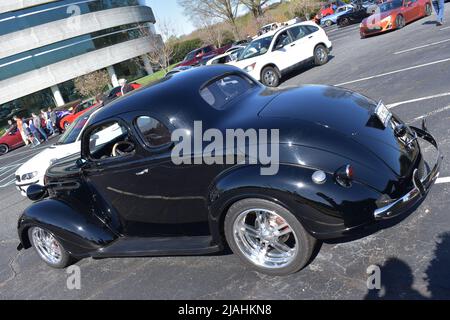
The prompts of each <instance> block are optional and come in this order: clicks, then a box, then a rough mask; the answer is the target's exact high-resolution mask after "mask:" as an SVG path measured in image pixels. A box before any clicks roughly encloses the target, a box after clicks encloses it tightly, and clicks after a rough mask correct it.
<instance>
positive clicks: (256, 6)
mask: <svg viewBox="0 0 450 320" xmlns="http://www.w3.org/2000/svg"><path fill="white" fill-rule="evenodd" d="M269 1H270V0H241V3H242V4H243V5H244V6H246V7H247V8H248V10H250V12H251V13H252V15H253V17H254V18H255V19H258V18H259V17H261V16H263V15H264V8H263V7H264V5H265V4H266V3H268V2H269Z"/></svg>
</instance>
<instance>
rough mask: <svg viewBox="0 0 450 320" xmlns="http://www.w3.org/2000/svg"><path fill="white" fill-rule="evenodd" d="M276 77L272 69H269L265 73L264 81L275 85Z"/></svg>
mask: <svg viewBox="0 0 450 320" xmlns="http://www.w3.org/2000/svg"><path fill="white" fill-rule="evenodd" d="M275 79H276V75H275V73H274V72H273V71H272V70H268V71H266V72H265V73H264V82H265V83H266V84H267V85H269V86H272V85H274V83H275Z"/></svg>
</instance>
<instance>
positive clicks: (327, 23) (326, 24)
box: [325, 20, 333, 27]
mask: <svg viewBox="0 0 450 320" xmlns="http://www.w3.org/2000/svg"><path fill="white" fill-rule="evenodd" d="M332 24H333V22H331V20H327V21H325V26H326V27H331V25H332Z"/></svg>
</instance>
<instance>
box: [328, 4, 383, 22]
mask: <svg viewBox="0 0 450 320" xmlns="http://www.w3.org/2000/svg"><path fill="white" fill-rule="evenodd" d="M375 6H376V5H375ZM371 14H372V13H371V11H370V8H368V7H363V6H357V7H355V9H353V11H350V12H347V13H345V14H343V15H341V16H339V17H338V18H337V20H336V24H337V25H338V26H339V27H345V26H348V25H351V24H355V23H360V22H361V21H363V20H364V19H365V18H367V17H368V16H370V15H371Z"/></svg>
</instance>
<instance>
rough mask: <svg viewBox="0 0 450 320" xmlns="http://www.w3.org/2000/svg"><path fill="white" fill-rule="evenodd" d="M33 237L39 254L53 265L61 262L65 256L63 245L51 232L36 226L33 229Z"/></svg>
mask: <svg viewBox="0 0 450 320" xmlns="http://www.w3.org/2000/svg"><path fill="white" fill-rule="evenodd" d="M31 239H32V241H33V245H34V247H35V248H36V251H37V252H38V254H39V256H40V257H41V258H42V259H43V260H44V261H45V262H47V263H49V264H51V265H57V264H59V263H61V261H62V258H63V254H62V250H61V245H60V243H59V242H58V240H56V238H55V237H54V236H53V235H52V234H51V233H50V232H48V231H46V230H44V229H42V228H39V227H34V228H33V229H32V231H31Z"/></svg>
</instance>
